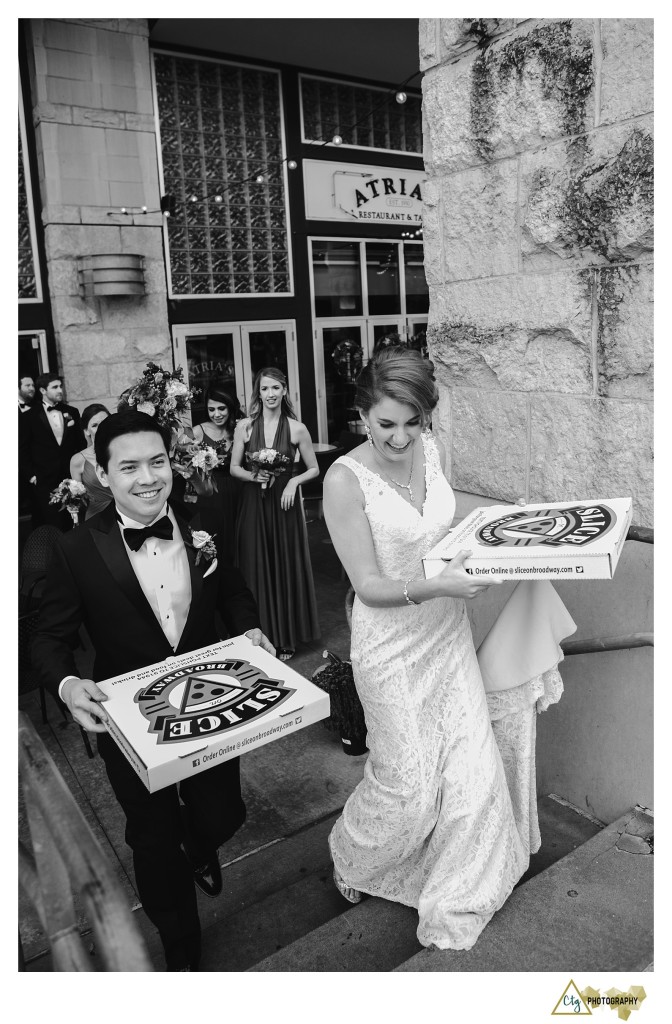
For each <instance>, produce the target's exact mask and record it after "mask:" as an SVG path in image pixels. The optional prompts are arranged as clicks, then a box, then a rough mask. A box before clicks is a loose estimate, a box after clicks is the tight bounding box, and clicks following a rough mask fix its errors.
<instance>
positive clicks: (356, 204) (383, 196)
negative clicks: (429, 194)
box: [303, 160, 427, 225]
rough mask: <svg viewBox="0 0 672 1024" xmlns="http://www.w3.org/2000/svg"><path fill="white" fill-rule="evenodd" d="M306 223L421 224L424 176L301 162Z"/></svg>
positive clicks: (401, 170) (395, 169)
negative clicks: (319, 221) (322, 221)
mask: <svg viewBox="0 0 672 1024" xmlns="http://www.w3.org/2000/svg"><path fill="white" fill-rule="evenodd" d="M303 170H304V188H305V194H306V217H307V218H308V219H309V220H338V221H353V220H359V221H365V222H366V223H370V224H375V223H380V222H385V223H397V224H400V225H402V224H420V222H421V216H422V189H423V186H424V183H425V181H426V180H427V178H426V175H425V174H424V172H423V171H411V170H407V169H406V168H398V167H372V166H366V165H364V164H350V163H349V164H341V163H332V162H330V161H323V160H304V163H303Z"/></svg>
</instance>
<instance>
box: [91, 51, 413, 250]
mask: <svg viewBox="0 0 672 1024" xmlns="http://www.w3.org/2000/svg"><path fill="white" fill-rule="evenodd" d="M419 74H420V72H419V71H414V72H413V74H412V75H409V77H408V78H407V79H406V80H405V81H403V82H402V83H401V85H399V86H398V87H397V89H396V90H395V94H394V98H395V100H396V101H397V103H405V102H406V100H407V99H408V95H407V93H406V92H404V86H406V85H408V83H409V82H410V81H412V79H414V78H416V77H417V75H419ZM389 98H390V94H389V92H388V91H386V93H385V96H384V98H383V100H382V101H381V102H380V103H379V104H378V105H377V106H375V107H373V108H372V109H371V110H370V111H368V113H367V114H365V115H364V117H362V118H360V120H359V121H356V122H355V124H353V125H350V127H349V128H347V129H346V132H345V134H346V135H349V134H350V133H351V132H352V131H353V130H354V129H355V128H357V127H358V126H359V125H360V124H361V123H362V122H363V121H366V120H368V119H369V118H370V117H371V115H372V114H374V113H375V112H376V111H377V110H378V109H379V108H380V107H381V106H382V105H383V104H384V103H388V102H389ZM313 144H314V145H319V146H329V145H332V146H342V145H343V135H342V134H340V133H338V132H336V133H335V134H334V135H333V136H332V137H331V139H325V140H324V141H323V142H319V143H313ZM283 163H286V164H287V168H288V170H290V171H295V170H296V168H297V167H298V163H297V161H296V160H289V159H287V157H284V158H283V159H282V160H279V161H278V162H277V164H278V169H280V167H281V166H282V164H283ZM269 180H270V176H269V174H268V173H266V174H264V173H262V172H256V173H255V174H252V175H250V176H249V177H247V178H242V179H241V180H240V181H232V182H231V183H230V184H228V185H227V186H226V187H225V188H222V189H220V190H219V191H218V192H217V193H216V194H215V195H214V196H208V195H207V194H206V195H204V196H200V197H199V196H197V195H196V194H195V193H192V194H191V195H190V196H189V198H188V202H190V203H208V202H211V201H212V202H214V203H217V205H221V203H223V202H224V193H226V192H228V191H229V190H230V189H231V188H234V187H240V186H242V185H247V184H250V183H251V182H255V184H257V185H263V184H265V183H266V182H267V181H269ZM176 206H177V202H176V198H175V196H174V195H171V194H166V195H163V196H161V209H160V210H148V209H147V207H146V206H143V207H142V209H141V212H142V213H162V214H163V215H164V216H165V217H170V216H172V215H174V214H175V212H176ZM115 212H116V211H113V210H112V211H109V212H108V215H109V216H111V215H113V214H114V213H115ZM121 212H122V213H123V214H128V213H134V212H135V213H137V212H139V209H138V208H136V209H135V210H129V209H128V208H127V207H125V206H124V207H122V208H121ZM418 234H422V229H421V230H420V231H419V232H416V236H417V235H418ZM405 237H407V235H406V232H404V233H402V238H405ZM408 237H409V238H410V237H412V235H411V233H410V232H409V233H408Z"/></svg>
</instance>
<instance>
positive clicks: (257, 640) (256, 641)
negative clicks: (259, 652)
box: [245, 627, 275, 657]
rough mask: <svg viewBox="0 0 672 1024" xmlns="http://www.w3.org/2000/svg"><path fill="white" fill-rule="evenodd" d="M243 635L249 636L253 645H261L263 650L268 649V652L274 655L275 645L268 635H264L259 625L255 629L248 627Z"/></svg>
mask: <svg viewBox="0 0 672 1024" xmlns="http://www.w3.org/2000/svg"><path fill="white" fill-rule="evenodd" d="M245 636H246V637H249V639H250V640H251V641H252V643H253V645H254V646H255V647H263V649H264V650H265V651H268V653H269V654H272V655H273V657H275V647H274V646H273V644H272V643H271V641H270V640H269V639H268V637H266V636H264V634H263V633H262V632H261V630H260V629H259V627H256V628H255V629H248V631H247V633H246V634H245Z"/></svg>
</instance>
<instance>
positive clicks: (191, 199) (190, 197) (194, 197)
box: [189, 196, 198, 203]
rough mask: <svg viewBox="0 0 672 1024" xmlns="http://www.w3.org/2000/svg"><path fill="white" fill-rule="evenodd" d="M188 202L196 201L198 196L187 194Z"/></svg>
mask: <svg viewBox="0 0 672 1024" xmlns="http://www.w3.org/2000/svg"><path fill="white" fill-rule="evenodd" d="M189 202H191V203H197V202H198V196H189Z"/></svg>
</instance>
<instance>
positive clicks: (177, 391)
mask: <svg viewBox="0 0 672 1024" xmlns="http://www.w3.org/2000/svg"><path fill="white" fill-rule="evenodd" d="M187 391H188V388H187V385H186V384H182V382H181V381H179V380H169V381H168V383H167V384H166V394H167V395H169V396H170V397H171V398H177V397H180V396H182V395H186V394H187Z"/></svg>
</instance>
